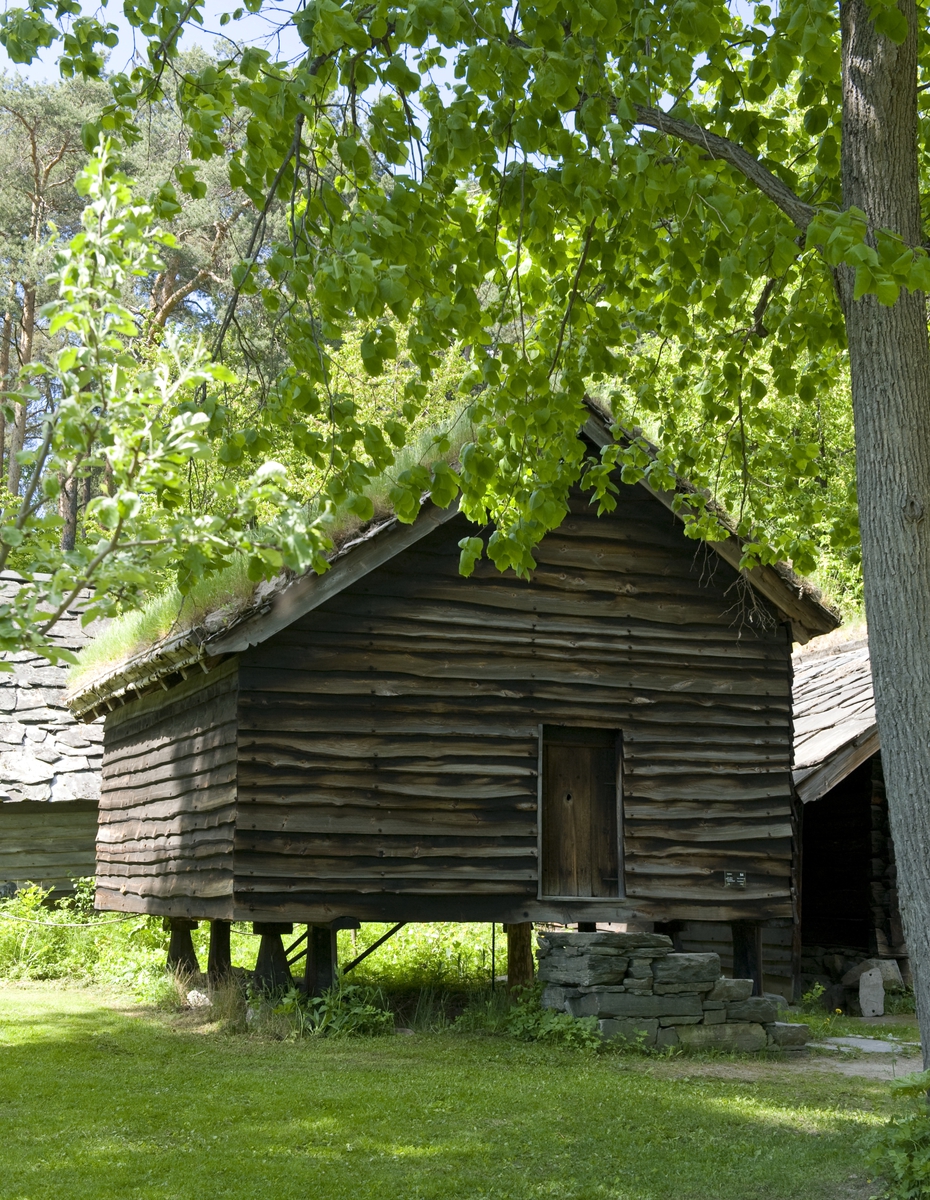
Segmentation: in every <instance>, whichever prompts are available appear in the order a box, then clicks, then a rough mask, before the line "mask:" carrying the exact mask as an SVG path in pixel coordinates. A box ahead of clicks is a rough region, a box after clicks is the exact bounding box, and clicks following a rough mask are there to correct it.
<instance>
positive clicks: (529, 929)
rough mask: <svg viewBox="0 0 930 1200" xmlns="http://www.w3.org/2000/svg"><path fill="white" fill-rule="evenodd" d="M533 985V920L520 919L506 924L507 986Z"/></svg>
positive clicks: (514, 988)
mask: <svg viewBox="0 0 930 1200" xmlns="http://www.w3.org/2000/svg"><path fill="white" fill-rule="evenodd" d="M532 986H533V922H532V921H520V922H519V924H516V925H508V926H507V987H508V989H509V990H510V991H511V992H513V991H516V989H517V988H528V987H532Z"/></svg>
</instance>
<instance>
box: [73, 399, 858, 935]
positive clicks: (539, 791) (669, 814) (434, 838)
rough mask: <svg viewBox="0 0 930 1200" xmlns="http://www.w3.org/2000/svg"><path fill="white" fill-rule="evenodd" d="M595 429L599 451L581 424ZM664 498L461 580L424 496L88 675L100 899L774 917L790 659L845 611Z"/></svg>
mask: <svg viewBox="0 0 930 1200" xmlns="http://www.w3.org/2000/svg"><path fill="white" fill-rule="evenodd" d="M585 434H586V436H587V437H588V438H589V439H590V441H591V443H592V448H596V447H597V446H599V445H603V444H605V443H606V442H607V441H608V440H609V434H608V425H607V423H606V421H604V420H603V419H602V418H601V417H600V416H599V415H598V414H597V413H593V412H592V416H591V419H590V420H589V421H588V423H587V425H586V426H585ZM670 501H671V497H665V498H663V497H662V496H660V495H657V494H655V493H653V492H652V491H651V490H650V488H649V486H648V484H645V483H644V484H638V485H635V486H626V485H622V484H621V485H620V486H619V496H618V504H617V509H616V511H615V512H614V513H612V514H610V515H609V516H604V517H601V518H598V517H596V516H595V515H594V514H593V512H592V510H591V507H590V505H589V504H588V502H587V501H586V500H585V499H583V498H581V497H580V496H578V497H577V498H576V499H575V500H574V501H573V503H572V510H571V513H570V515H569V516H568V517H567V518H566V520H565V522H564V523H563V525H562V526H561V528H560V529H558V530H557V531H555V532H553V533H551V534H549V535H548V536H547V537H546V538H545V539H544V541H543V542H542V544H541V545H540V546H539V548H538V551H537V553H536V558H537V561H538V568H537V570H536V571H535V572H534V573H533V578H532V580H530V581H524V580H519V579H517V578H515V577H514V576H513V575H512V574H508V575H501V574H499V573H498V572H497V571H496V569H495V568H494V567H493V566H491V565H490V564H488V563H483V564H479V566H478V568H477V569H476V571H475V573H474V575H473V576H472V577H471V578H469V579H464V578H462V577H461V576H460V575H459V572H458V559H459V549H458V543H459V541H460V540H461V539H462V538H463V537H465V536H468V535H475V534H481V531H480V530H477V529H476V528H475V527H474V526H471V525H470V524H469V523H468V522H467V521H466V520H465V518H464V517H463V516H462V515H460V514H458V513H456V512H455V510H454V509H452V508H450V509H448V510H445V511H443V510H439V509H437V508H435V507H433V506H432V505H429V504H427V505H425V507H424V509H423V510H422V512H421V514H420V516H419V518H418V519H417V521H416V522H415V523H414V524H413V525H401V524H399V523H398V522H397V521H396V520H393V519H390V520H385V521H381V522H379V523H376V524H374V525H372V526H371V527H370V528H369V529H367V530H366V531H365V532H364V534H362V535H359V536H358V537H356V538H355V539H354V540H353V541H351V542H349V543H348V544H346V545H343V546H342V547H341V548H340V549H339V550H338V552H337V553H336V554H335V555H334V557H333V565H332V567H331V569H330V570H329V571H328V572H327V573H326V574H324V575H322V576H310V577H306V578H304V579H302V580H300V581H298V582H296V583H293V584H291V585H290V586H287V587H284V588H283V589H282V590H279V591H277V592H276V593H274V594H271V595H266V596H265V597H264V599H263V600H262V601H261V603H260V604H259V605H258V606H256V607H255V608H254V609H253V610H251V611H249V612H247V613H245V614H242V615H241V616H239V617H236V618H234V619H232V620H231V621H230V622H229V623H228V624H227V625H226V626H225V627H222V626H221V625H219V621H218V620H217V621H214V622H213V624H212V626H210V625H209V623H208V627H206V628H203V629H199V630H195V631H193V632H192V633H186V634H183V635H180V636H177V637H175V638H174V639H172V640H171V641H169V642H166V643H163V644H160V645H157V646H155V647H153V648H152V649H151V650H150V651H148V652H146V653H145V654H141V655H137V656H136V657H135V658H134V659H132V660H130V661H129V662H127V663H124V664H122V665H121V666H119V667H117V668H115V669H113V670H111V671H109V673H108V674H107V675H106V676H105V677H98V678H97V679H95V680H91V681H90V682H88V683H82V684H81V685H80V687H79V689H78V691H77V692H76V694H75V695H73V696H72V697H71V704H72V708H73V711H74V712H75V713H76V715H78V716H80V717H82V718H83V719H88V718H93V717H96V716H97V715H99V714H106V725H105V753H104V767H103V785H102V792H101V807H100V829H99V834H98V847H97V883H98V892H97V897H98V905H99V907H101V908H105V909H114V910H122V911H130V912H147V913H158V914H163V915H165V916H168V917H173V918H191V919H209V918H214V919H219V920H221V921H229V920H251V921H255V922H259V923H268V922H291V921H301V922H307V923H308V924H312V925H314V926H323V925H331V924H332V923H333V922H335V921H339V920H351V919H356V920H365V921H375V920H376V921H388V920H391V921H405V920H489V921H490V920H495V921H507V922H528V921H557V922H572V923H574V922H582V923H587V922H593V921H605V922H606V921H610V922H640V923H642V922H656V921H658V922H673V921H687V920H708V921H716V922H729V921H748V922H769V921H773V920H775V921H786V922H788V923H789V924H790V923H791V922H792V920H793V919H794V916H795V893H796V887H797V868H798V864H797V856H796V853H795V839H794V821H795V807H794V797H793V791H792V783H791V774H790V765H791V646H792V640H796V641H802V642H804V641H807V640H808V639H809V638H811V637H813V636H815V635H817V634H819V633H823V632H826V631H829V630H831V629H833V628H834V627H835V626H836V624H837V618H836V617H835V615H834V614H833V613H832V612H831V611H830V610H828V609H827V608H825V607H824V606H823V605H822V604H821V603H820V602H819V600H818V598H817V596H816V594H815V593H813V591H812V590H811V589H810V588H809V587H808V586H807V585H805V584H803V583H802V582H801V581H800V580H798V579H797V578H796V577H795V576H793V575H792V574H791V573H790V572H789V571H788V570H787V569H783V568H779V569H774V568H771V567H766V568H763V569H761V570H758V571H754V572H752V573H751V574H749V575H743V576H741V575H740V574H739V573H738V572H737V570H736V569H735V564H737V563H738V561H739V557H740V545H739V543H738V541H737V539H736V538H735V537H731V538H730V539H729V540H728V541H727V542H724V543H719V544H715V545H714V546H708V545H706V544H703V543H696V542H694V541H693V540H689V539H688V538H686V537H685V536H684V534H683V532H682V527H681V523H680V519H679V518H678V517H677V516H676V515H674V514H673V512H672V511H670ZM485 536H486V533H485ZM218 625H219V627H218ZM263 927H264V925H263Z"/></svg>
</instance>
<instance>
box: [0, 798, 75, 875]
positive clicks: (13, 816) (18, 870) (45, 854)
mask: <svg viewBox="0 0 930 1200" xmlns="http://www.w3.org/2000/svg"><path fill="white" fill-rule="evenodd" d="M96 828H97V802H96V801H95V800H71V801H66V802H62V803H59V804H51V803H48V802H47V801H46V802H42V801H32V802H30V801H28V800H26V801H21V802H19V803H9V804H0V884H4V883H15V884H24V883H38V884H40V885H41V886H42V887H46V888H52V889H53V890H54V892H56V893H57V892H66V891H68V890H70V888H71V881H72V879H81V878H84V877H86V876H88V875H93V873H94V834H95V831H96Z"/></svg>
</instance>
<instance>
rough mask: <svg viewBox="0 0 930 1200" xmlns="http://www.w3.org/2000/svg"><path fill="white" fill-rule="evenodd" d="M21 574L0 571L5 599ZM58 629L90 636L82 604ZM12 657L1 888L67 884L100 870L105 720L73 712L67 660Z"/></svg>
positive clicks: (65, 634) (2, 710)
mask: <svg viewBox="0 0 930 1200" xmlns="http://www.w3.org/2000/svg"><path fill="white" fill-rule="evenodd" d="M20 582H21V581H20V578H19V576H18V575H16V574H14V573H13V572H10V571H7V572H3V573H2V574H0V599H2V600H3V602H5V603H10V602H12V603H15V599H16V593H17V591H18V589H19V586H20ZM56 636H57V637H58V638H59V639H60V640H61V642H62V643H63V645H64V646H65V647H66V648H68V649H70V650H74V651H77V650H80V649H81V647H82V646H84V645H85V644H86V643H87V641H88V635H87V633H86V631H85V630H83V629H82V628H81V624H80V618H79V614H78V613H77V612H76V611H74V612H69V613H67V614H66V615H65V617H63V618H62V620H61V622H60V623H59V626H58V629H57V631H56ZM12 662H13V664H14V668H13V671H12V672H3V673H0V892H3V893H10V892H12V891H14V890H15V888H16V887H17V886H19V885H20V884H23V883H38V884H41V885H42V886H43V887H50V888H53V889H55V891H56V892H64V891H67V890H69V889H70V888H71V880H72V879H76V878H80V877H82V876H88V875H93V873H94V842H95V838H96V832H97V800H98V797H99V795H100V763H101V759H102V756H103V746H102V742H103V722H102V721H98V722H96V723H95V724H92V725H82V724H79V723H78V722H77V721H76V720H75V719H74V717H72V716H71V713H70V712H69V711H68V708H67V705H66V704H65V702H64V698H63V696H64V688H65V684H66V682H67V673H68V669H67V667H66V666H53V665H52V664H51V663H49V662H48V660H47V659H44V658H41V657H39V656H38V655H35V654H32V653H29V652H25V653H22V654H16V655H13V656H12Z"/></svg>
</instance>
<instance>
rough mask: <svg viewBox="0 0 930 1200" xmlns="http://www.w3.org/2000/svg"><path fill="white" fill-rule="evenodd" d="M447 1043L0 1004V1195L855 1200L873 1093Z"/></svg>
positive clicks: (30, 996)
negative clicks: (294, 1036) (258, 1031)
mask: <svg viewBox="0 0 930 1200" xmlns="http://www.w3.org/2000/svg"><path fill="white" fill-rule="evenodd" d="M729 1066H730V1064H728V1063H725V1062H723V1061H722V1060H721V1061H714V1062H708V1063H703V1064H702V1063H700V1062H696V1061H695V1060H693V1059H684V1058H678V1059H676V1058H670V1059H667V1060H659V1061H657V1060H648V1059H643V1058H641V1057H638V1056H636V1055H613V1054H612V1055H607V1056H597V1055H592V1054H589V1053H586V1052H583V1051H576V1050H571V1049H561V1048H559V1047H553V1046H549V1045H545V1046H543V1045H534V1044H526V1043H521V1042H516V1041H509V1040H503V1039H499V1038H489V1037H482V1036H477V1035H475V1036H470V1035H463V1034H436V1035H417V1036H414V1037H409V1036H407V1037H403V1036H398V1037H381V1038H371V1039H368V1038H361V1039H357V1040H339V1039H331V1040H328V1039H323V1040H319V1039H316V1040H304V1041H298V1042H288V1041H281V1040H273V1039H271V1038H262V1037H248V1038H233V1037H227V1036H223V1035H221V1034H218V1033H216V1032H215V1031H213V1030H211V1027H210V1026H209V1025H206V1024H204V1023H203V1018H202V1016H200V1015H198V1014H196V1013H194V1014H189V1015H187V1016H185V1017H183V1018H168V1017H165V1016H161V1017H159V1016H158V1015H157V1014H152V1013H150V1012H146V1011H141V1012H140V1011H139V1010H131V1009H128V1008H126V1007H125V1006H124V1007H123V1008H120V1007H119V1006H118V1005H116V1004H114V1002H113V1001H109V1002H108V1001H106V1000H105V999H103V998H102V997H100V996H99V995H97V994H95V993H93V992H89V991H83V992H79V991H65V990H59V991H49V990H43V989H39V988H37V987H35V986H32V987H20V988H15V987H10V986H6V987H3V988H0V1095H2V1097H3V1116H4V1130H5V1137H4V1146H3V1193H4V1195H8V1196H11V1197H17V1198H20V1197H21V1198H28V1200H60V1197H62V1196H67V1197H68V1200H127V1198H130V1200H156V1198H157V1200H162V1198H164V1197H171V1198H177V1200H182V1198H183V1200H186V1198H188V1197H195V1196H196V1197H198V1200H253V1197H257V1196H268V1197H274V1200H298V1198H299V1200H303V1198H304V1197H306V1196H308V1195H310V1196H321V1197H326V1200H747V1198H749V1197H752V1198H753V1200H811V1198H817V1200H841V1198H842V1200H852V1198H860V1197H861V1198H862V1200H865V1198H866V1197H868V1196H870V1195H872V1194H873V1193H874V1191H875V1187H874V1184H873V1185H871V1186H870V1185H869V1184H867V1182H866V1171H865V1168H864V1166H863V1159H862V1148H863V1142H864V1141H866V1140H868V1138H869V1137H870V1135H871V1134H872V1133H873V1131H874V1130H875V1129H876V1128H877V1127H878V1126H879V1124H880V1122H881V1113H882V1111H883V1110H884V1108H885V1106H886V1088H885V1085H884V1084H881V1083H877V1082H875V1081H872V1080H865V1079H858V1078H850V1077H846V1076H838V1075H836V1074H828V1073H827V1072H826V1071H824V1070H821V1069H819V1068H818V1065H817V1064H816V1063H815V1062H811V1063H806V1064H803V1065H802V1064H795V1065H792V1064H791V1063H778V1062H750V1061H748V1060H741V1061H740V1062H738V1063H734V1064H732V1068H733V1069H732V1070H730V1072H729V1074H728V1073H727V1068H728V1067H729Z"/></svg>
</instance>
